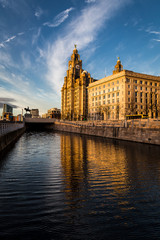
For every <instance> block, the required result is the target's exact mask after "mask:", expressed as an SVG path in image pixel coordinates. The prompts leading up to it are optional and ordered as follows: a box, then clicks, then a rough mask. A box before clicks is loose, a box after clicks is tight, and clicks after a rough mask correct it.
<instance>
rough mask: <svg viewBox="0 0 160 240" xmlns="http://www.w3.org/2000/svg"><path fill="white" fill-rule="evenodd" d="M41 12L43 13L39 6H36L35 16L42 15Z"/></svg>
mask: <svg viewBox="0 0 160 240" xmlns="http://www.w3.org/2000/svg"><path fill="white" fill-rule="evenodd" d="M42 14H43V10H42V9H41V8H40V7H38V8H37V9H36V11H35V14H34V15H35V16H36V17H37V18H40V17H41V16H42Z"/></svg>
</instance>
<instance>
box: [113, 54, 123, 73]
mask: <svg viewBox="0 0 160 240" xmlns="http://www.w3.org/2000/svg"><path fill="white" fill-rule="evenodd" d="M117 58H118V60H117V64H116V65H115V67H114V70H113V74H115V73H119V72H121V71H123V65H122V64H121V60H120V57H117Z"/></svg>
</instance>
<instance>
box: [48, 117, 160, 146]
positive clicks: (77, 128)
mask: <svg viewBox="0 0 160 240" xmlns="http://www.w3.org/2000/svg"><path fill="white" fill-rule="evenodd" d="M50 128H53V129H54V130H58V131H65V132H73V133H79V134H86V135H92V136H100V137H106V138H112V139H119V140H126V141H133V142H140V143H149V144H156V145H160V120H153V119H143V120H128V121H126V120H125V121H86V122H74V121H73V122H71V121H55V124H54V126H51V127H50Z"/></svg>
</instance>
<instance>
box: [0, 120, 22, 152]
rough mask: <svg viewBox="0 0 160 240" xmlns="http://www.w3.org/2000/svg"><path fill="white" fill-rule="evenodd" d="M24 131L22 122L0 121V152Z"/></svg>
mask: <svg viewBox="0 0 160 240" xmlns="http://www.w3.org/2000/svg"><path fill="white" fill-rule="evenodd" d="M24 131H25V125H24V123H12V122H0V153H1V152H2V151H3V150H5V149H6V148H7V147H9V146H10V145H11V144H12V143H14V142H15V141H16V140H17V139H18V138H19V137H20V136H21V134H22V133H24Z"/></svg>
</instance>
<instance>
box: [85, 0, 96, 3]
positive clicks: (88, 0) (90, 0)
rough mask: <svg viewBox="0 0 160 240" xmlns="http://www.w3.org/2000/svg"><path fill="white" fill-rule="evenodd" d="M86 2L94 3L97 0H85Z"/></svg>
mask: <svg viewBox="0 0 160 240" xmlns="http://www.w3.org/2000/svg"><path fill="white" fill-rule="evenodd" d="M85 2H86V3H94V2H96V0H85Z"/></svg>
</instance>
